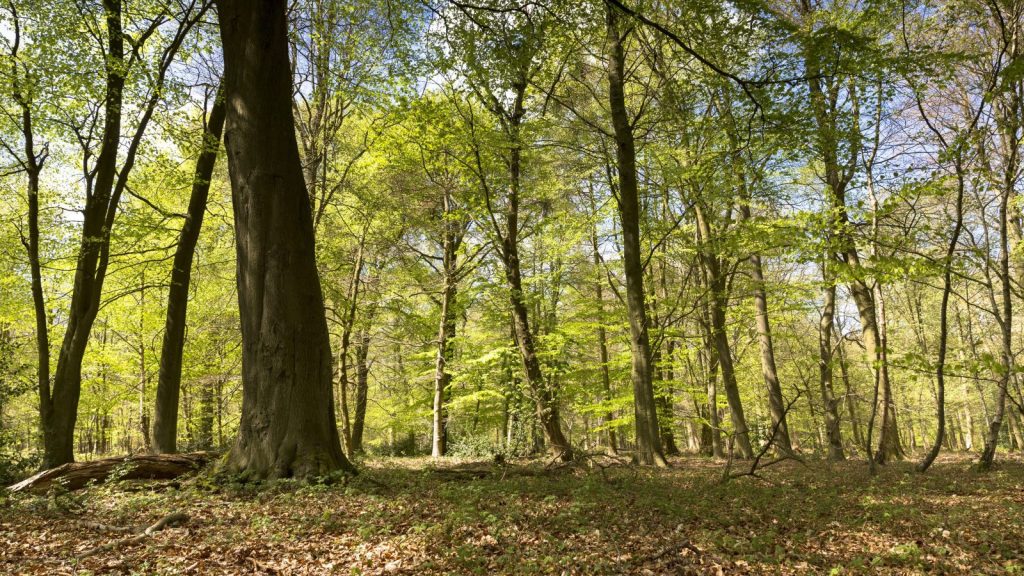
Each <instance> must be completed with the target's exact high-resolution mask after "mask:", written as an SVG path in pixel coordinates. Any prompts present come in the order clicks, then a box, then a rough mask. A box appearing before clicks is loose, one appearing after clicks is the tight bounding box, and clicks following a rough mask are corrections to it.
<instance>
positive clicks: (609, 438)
mask: <svg viewBox="0 0 1024 576" xmlns="http://www.w3.org/2000/svg"><path fill="white" fill-rule="evenodd" d="M591 209H592V211H593V212H595V213H596V208H595V207H594V206H593V203H591ZM595 217H596V216H595ZM590 244H591V247H592V249H593V255H594V270H595V272H594V273H595V279H594V298H595V299H596V300H597V357H598V361H599V362H600V364H601V394H602V397H601V398H602V400H603V401H605V402H610V401H611V399H612V378H611V370H610V368H609V367H608V332H607V330H606V328H605V326H604V323H605V317H604V315H605V306H604V281H603V280H602V278H601V253H600V251H599V250H600V247H599V246H598V243H597V225H596V224H595V225H594V226H593V227H592V228H591V229H590ZM601 418H602V420H603V421H604V425H605V427H606V431H605V450H606V451H607V452H608V454H611V455H612V456H614V455H616V454H618V451H619V449H618V443H617V442H616V438H615V436H616V434H615V429H614V428H613V427H612V422H613V421H614V420H615V414H614V413H613V412H612V411H611V410H609V411H607V412H605V413H604V414H603V415H602V417H601Z"/></svg>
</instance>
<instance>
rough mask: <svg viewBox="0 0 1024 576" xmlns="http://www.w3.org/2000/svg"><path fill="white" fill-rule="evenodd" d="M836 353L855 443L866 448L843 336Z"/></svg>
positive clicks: (839, 340)
mask: <svg viewBox="0 0 1024 576" xmlns="http://www.w3.org/2000/svg"><path fill="white" fill-rule="evenodd" d="M836 352H837V353H838V355H839V375H840V377H841V378H842V380H843V390H845V393H844V394H843V396H844V398H845V400H846V412H847V413H848V414H849V415H850V428H852V429H853V442H854V444H855V445H857V446H864V445H865V443H866V442H867V440H866V439H865V438H864V431H863V430H862V429H861V422H860V418H859V417H858V416H857V395H856V394H855V393H854V391H853V387H852V386H853V385H852V384H851V383H850V373H849V363H848V362H847V361H846V346H845V345H844V344H843V338H842V335H840V337H839V339H838V343H837V344H836Z"/></svg>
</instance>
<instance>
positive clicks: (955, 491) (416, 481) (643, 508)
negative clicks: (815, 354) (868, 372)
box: [0, 458, 1024, 576]
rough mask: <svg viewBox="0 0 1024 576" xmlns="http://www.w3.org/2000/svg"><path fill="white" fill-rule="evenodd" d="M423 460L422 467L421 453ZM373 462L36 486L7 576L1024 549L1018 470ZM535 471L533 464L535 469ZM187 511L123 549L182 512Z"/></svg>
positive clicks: (517, 566) (633, 562)
mask: <svg viewBox="0 0 1024 576" xmlns="http://www.w3.org/2000/svg"><path fill="white" fill-rule="evenodd" d="M416 462H419V463H420V466H421V467H417V466H416ZM423 462H424V461H422V460H420V461H416V460H409V461H406V462H403V463H401V465H396V464H395V463H394V462H388V463H387V464H381V463H375V462H371V463H370V464H369V466H368V468H367V469H366V470H365V471H364V473H363V475H362V476H366V477H369V478H371V479H372V482H370V481H364V480H358V479H357V480H356V481H354V482H353V483H352V484H351V485H349V486H336V487H323V486H308V485H302V484H298V483H287V482H284V483H278V484H275V485H271V486H265V487H263V488H261V489H259V490H256V489H253V488H252V487H244V486H209V485H196V486H189V485H188V483H187V482H184V483H183V487H182V489H180V490H176V489H173V490H167V491H163V492H156V493H150V492H147V491H145V490H142V491H134V492H126V491H124V490H120V489H118V487H116V486H111V487H99V488H90V489H87V490H86V491H84V492H83V493H81V496H80V497H79V500H78V501H77V504H76V506H75V507H72V508H66V509H65V508H60V507H54V506H53V505H52V501H51V500H50V499H47V498H43V497H24V498H18V499H14V500H11V501H8V502H7V503H6V504H3V505H2V507H0V573H2V574H26V575H35V574H46V575H50V574H54V575H57V574H90V573H102V574H129V573H142V574H204V575H205V574H214V575H235V574H282V575H286V574H287V575H304V574H310V575H319V574H346V575H348V574H360V575H370V574H375V575H400V574H417V575H419V574H424V575H430V574H538V575H540V574H545V575H546V574H554V575H565V576H574V575H584V574H642V575H663V574H665V575H669V574H671V575H677V574H722V575H726V574H760V573H765V572H769V573H779V574H806V573H818V572H820V573H829V572H830V571H832V570H833V569H837V570H842V572H836V573H843V574H846V573H877V572H885V573H891V574H914V573H920V572H927V571H931V572H940V573H947V574H955V573H963V574H971V573H1002V572H1012V571H1013V570H1019V568H1020V566H1021V565H1022V563H1024V551H1022V545H1021V542H1024V526H1022V522H1021V517H1022V510H1021V508H1022V504H1024V502H1022V500H1021V495H1020V487H1021V477H1022V476H1024V466H1022V465H1021V464H1020V463H1012V462H1007V463H1006V464H1005V465H1004V467H1003V469H1002V471H1001V472H1000V473H999V474H991V475H977V474H973V473H969V472H966V466H965V465H964V463H963V462H961V461H958V460H956V459H950V458H946V459H945V460H943V461H942V462H940V463H939V464H937V465H936V467H935V468H933V470H932V471H931V472H929V474H928V475H927V476H914V475H906V474H905V470H903V468H902V467H901V465H893V466H890V467H887V468H886V469H885V470H883V472H882V474H881V476H879V477H876V478H872V477H870V476H868V475H867V471H866V467H865V466H863V465H861V464H858V463H846V464H843V465H832V466H830V467H829V466H826V465H824V464H821V465H818V464H813V463H812V464H811V465H810V466H808V467H806V468H805V467H802V466H787V465H780V467H778V468H777V469H773V470H771V471H770V472H766V475H769V474H770V475H771V478H772V483H770V484H768V483H764V482H759V481H755V480H750V481H747V480H745V479H740V480H736V481H733V482H730V483H728V484H727V485H724V486H721V485H716V484H715V483H714V479H715V478H716V474H717V473H718V471H717V470H716V469H715V468H714V467H712V466H708V465H707V462H708V461H706V460H700V459H681V460H677V461H675V462H674V464H675V465H674V467H673V468H671V469H669V470H664V471H654V470H645V469H636V468H631V467H627V466H619V467H611V468H608V469H605V470H603V472H602V473H597V472H594V473H591V474H578V473H575V471H574V472H573V473H556V474H551V473H547V472H545V471H544V470H543V468H542V465H539V464H530V463H527V464H516V465H515V467H514V468H513V466H508V468H512V469H511V470H508V471H504V472H501V473H495V474H492V473H485V471H484V466H486V465H483V464H473V466H474V467H473V468H471V470H472V473H471V474H466V473H464V472H462V471H461V470H466V469H467V467H466V466H463V465H460V466H459V467H456V468H455V469H458V470H460V472H458V473H455V474H447V473H443V472H442V473H438V472H437V471H436V470H437V467H436V466H435V465H433V464H432V465H431V469H430V470H426V471H424V470H423V468H422V465H423ZM520 472H521V473H520ZM177 510H180V511H182V512H184V513H186V514H188V516H189V518H190V521H189V523H188V524H187V525H184V526H176V527H168V528H167V529H165V530H163V531H161V532H156V533H153V534H152V536H151V537H149V538H147V539H145V540H144V541H140V542H137V543H132V544H131V545H127V546H124V547H120V548H119V549H118V550H116V551H113V550H111V551H108V552H102V553H98V554H96V556H95V557H91V558H81V557H80V556H81V555H82V553H83V551H86V550H90V549H95V548H97V547H99V546H103V545H104V544H105V543H109V542H114V541H117V540H118V539H121V538H124V532H125V531H130V530H133V528H132V527H133V526H135V527H138V526H146V525H149V524H152V523H153V522H154V521H156V520H157V519H159V518H161V517H163V516H165V515H166V514H168V513H169V512H172V511H177Z"/></svg>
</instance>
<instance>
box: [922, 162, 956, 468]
mask: <svg viewBox="0 0 1024 576" xmlns="http://www.w3.org/2000/svg"><path fill="white" fill-rule="evenodd" d="M958 152H959V151H958ZM956 174H957V191H956V208H955V214H956V216H955V218H956V221H955V223H954V224H953V233H952V234H950V237H949V244H948V245H947V246H946V257H945V259H944V260H943V261H942V302H941V303H940V304H939V343H938V347H939V350H938V356H937V359H936V361H935V387H936V398H935V422H936V426H937V429H936V431H935V441H934V442H933V443H932V446H931V449H929V450H928V453H927V454H926V455H925V457H924V459H922V460H921V462H920V463H919V464H918V465H917V470H918V472H925V471H926V470H928V468H929V467H930V466H931V465H932V462H935V458H936V457H937V456H938V455H939V450H941V449H942V441H943V440H944V439H945V436H946V349H947V343H948V341H949V295H950V293H951V292H952V291H953V256H954V254H956V247H957V244H959V243H960V231H961V229H962V228H963V224H964V188H965V182H964V173H963V168H962V165H961V162H960V159H959V157H958V158H957V160H956Z"/></svg>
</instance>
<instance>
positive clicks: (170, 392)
mask: <svg viewBox="0 0 1024 576" xmlns="http://www.w3.org/2000/svg"><path fill="white" fill-rule="evenodd" d="M222 90H223V89H222V88H218V89H217V95H216V96H215V98H216V100H215V101H214V103H213V108H212V109H211V110H210V117H209V119H208V120H207V122H206V126H205V128H204V129H203V146H202V150H201V151H200V152H199V158H198V160H196V171H195V176H194V177H193V179H192V194H191V196H190V197H189V201H188V212H187V213H186V214H185V224H184V225H183V226H182V227H181V232H180V233H179V234H178V246H177V247H176V248H175V251H174V264H173V267H172V268H171V287H170V289H169V291H168V294H167V316H166V319H165V321H164V341H163V347H162V348H161V352H160V376H159V379H158V381H157V385H156V409H155V410H154V412H153V447H154V449H155V450H156V452H157V453H158V454H169V453H173V452H177V451H178V395H179V394H180V392H181V359H182V354H183V353H184V348H185V320H186V317H187V312H188V291H189V286H190V283H191V278H192V260H193V258H194V256H195V253H196V243H197V242H198V241H199V231H200V230H201V229H202V227H203V216H204V215H205V214H206V201H207V198H209V195H210V181H211V179H212V178H213V168H214V166H215V164H216V163H217V150H218V148H219V147H220V137H221V133H222V132H223V130H224V117H225V115H226V114H227V108H226V106H225V104H224V94H223V91H222Z"/></svg>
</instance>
